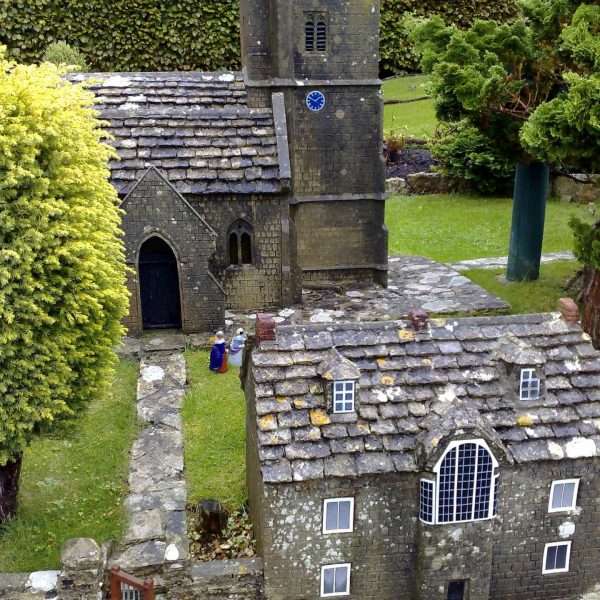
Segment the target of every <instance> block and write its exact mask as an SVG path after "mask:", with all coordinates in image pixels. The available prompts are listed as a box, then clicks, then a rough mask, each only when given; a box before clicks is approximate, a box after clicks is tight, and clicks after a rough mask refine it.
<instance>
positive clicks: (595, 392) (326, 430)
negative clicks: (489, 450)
mask: <svg viewBox="0 0 600 600" xmlns="http://www.w3.org/2000/svg"><path fill="white" fill-rule="evenodd" d="M507 341H508V342H510V343H511V344H516V345H517V346H518V347H519V348H520V349H521V352H520V353H519V355H518V356H517V357H516V359H515V360H512V358H513V357H511V356H510V355H507V354H506V353H505V352H504V351H505V350H506V347H507ZM527 347H528V348H530V355H531V356H532V362H531V364H524V362H523V357H524V356H526V354H527V352H526V348H527ZM331 348H335V349H336V351H337V352H339V353H340V354H341V355H342V356H343V357H344V358H345V359H347V360H349V361H351V362H352V363H354V365H355V366H356V367H357V368H358V369H360V379H359V380H358V384H357V391H356V412H354V413H349V414H344V413H342V414H334V413H332V411H331V410H330V403H331V399H330V397H328V394H327V392H326V390H327V389H328V387H327V386H328V385H330V382H329V381H327V380H326V379H324V378H323V376H322V375H320V374H319V370H320V365H322V364H323V361H326V360H328V359H329V358H330V356H331V354H330V353H331ZM540 356H542V357H543V361H541V360H540ZM247 367H248V369H249V371H248V374H247V379H246V387H247V386H248V381H249V379H250V378H251V379H252V382H253V385H252V386H251V388H248V387H247V389H253V390H254V395H255V398H250V402H253V403H254V404H255V410H256V428H257V432H256V435H253V436H251V437H253V438H256V439H257V440H258V441H257V443H258V452H259V457H260V462H261V468H262V474H263V479H264V480H265V481H266V482H271V483H278V482H286V481H292V480H296V481H301V480H305V479H319V478H322V477H327V476H334V477H335V476H339V477H348V476H356V475H361V474H368V473H381V472H393V471H416V470H417V469H418V468H419V467H418V466H417V460H418V457H419V456H422V455H425V454H427V453H428V452H430V451H431V448H425V449H423V448H420V446H419V445H422V444H434V445H435V444H440V445H441V438H442V437H443V436H444V435H451V434H452V432H451V431H447V432H446V433H443V432H442V433H439V432H438V429H440V423H442V422H444V415H445V416H446V417H448V416H449V415H451V414H454V413H456V415H455V418H453V420H452V423H454V424H455V426H456V427H454V426H453V427H451V429H452V430H454V429H456V431H454V433H455V434H456V435H457V436H458V437H460V436H462V437H463V438H464V437H465V436H467V437H468V436H469V435H471V436H473V435H474V434H475V437H477V435H478V432H484V434H485V431H486V430H487V431H489V432H493V433H494V435H493V436H492V434H491V433H490V435H488V436H487V437H495V438H496V439H498V440H500V443H501V444H503V446H504V448H505V449H506V455H507V457H508V460H509V462H512V461H513V460H514V462H516V463H528V462H532V461H544V460H560V459H563V458H564V459H574V458H580V457H591V456H600V420H598V418H599V417H600V352H598V351H596V350H594V348H593V347H592V345H591V343H590V340H589V336H587V335H586V334H584V333H583V332H582V330H581V328H580V327H579V326H578V325H569V324H567V323H565V322H564V321H562V320H561V319H560V318H559V316H558V315H557V314H537V315H514V316H501V317H474V318H465V319H447V320H431V321H430V323H429V326H428V327H427V328H426V329H425V330H422V331H415V330H414V329H413V328H412V326H411V325H410V323H408V322H404V321H397V322H380V323H347V324H339V323H336V324H333V325H332V324H327V325H306V326H285V327H278V328H277V329H276V340H275V341H266V342H264V341H263V342H261V344H260V346H259V347H258V348H255V349H254V350H253V351H252V355H251V357H250V360H249V361H248V365H247ZM526 367H530V368H532V369H535V370H536V374H537V375H538V377H539V378H540V379H541V395H540V398H539V399H536V400H522V399H521V398H520V395H519V384H520V379H519V376H520V373H521V369H523V368H526ZM328 398H329V399H328ZM328 402H329V408H328ZM448 407H452V410H449V408H448ZM469 415H475V416H476V417H477V418H475V417H473V418H472V419H471V418H470V417H469ZM440 417H442V418H441V419H440ZM448 420H449V421H450V419H448ZM471 421H473V422H472V423H470V422H471ZM469 423H470V424H471V426H472V427H469ZM446 429H447V427H446ZM440 431H441V430H440Z"/></svg>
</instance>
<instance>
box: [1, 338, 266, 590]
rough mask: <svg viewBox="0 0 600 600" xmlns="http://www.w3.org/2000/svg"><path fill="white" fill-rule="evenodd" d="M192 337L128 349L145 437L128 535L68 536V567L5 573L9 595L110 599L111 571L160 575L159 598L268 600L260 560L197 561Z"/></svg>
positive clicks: (135, 455)
mask: <svg viewBox="0 0 600 600" xmlns="http://www.w3.org/2000/svg"><path fill="white" fill-rule="evenodd" d="M184 348H185V338H184V337H183V336H173V337H170V338H168V339H165V338H161V337H157V338H153V339H149V340H145V341H143V342H142V345H141V348H140V346H139V342H137V343H136V342H134V343H133V345H132V344H131V343H129V345H126V346H125V347H124V348H123V349H122V351H121V354H122V355H125V356H128V357H131V358H136V357H138V356H139V355H140V354H141V364H140V373H139V377H138V385H137V415H138V420H139V421H140V432H139V434H138V439H137V440H136V442H134V445H133V447H132V450H131V460H130V468H129V478H128V479H129V495H128V497H127V498H126V500H125V507H126V510H127V513H128V521H129V527H128V530H127V532H126V533H125V535H124V537H123V539H122V540H119V541H118V542H114V543H107V544H104V545H103V546H99V545H98V544H97V543H96V541H94V540H93V539H89V538H80V539H71V540H67V541H66V542H65V544H64V545H63V548H62V550H61V563H62V569H61V570H60V571H41V572H36V573H13V574H0V599H1V600H34V599H37V600H39V599H40V598H44V599H51V598H56V599H58V600H82V599H83V598H85V600H102V599H103V598H106V597H107V590H108V581H109V575H110V568H111V566H113V565H119V566H120V567H121V568H122V569H123V571H125V572H127V573H129V574H131V575H135V576H136V577H139V578H141V579H147V578H152V579H153V580H154V582H155V590H156V594H157V595H156V598H157V599H163V600H166V599H167V598H168V599H169V600H171V599H174V600H184V599H190V598H202V599H203V600H262V598H263V568H262V561H261V559H260V558H249V559H238V560H216V561H210V562H205V563H200V562H197V561H194V560H192V559H191V558H190V553H189V540H188V538H187V513H186V500H187V486H186V482H185V477H184V470H183V467H184V465H183V435H182V424H181V417H180V414H179V411H180V407H181V403H182V400H183V396H184V388H185V384H186V379H187V376H186V364H185V360H184V357H183V350H184Z"/></svg>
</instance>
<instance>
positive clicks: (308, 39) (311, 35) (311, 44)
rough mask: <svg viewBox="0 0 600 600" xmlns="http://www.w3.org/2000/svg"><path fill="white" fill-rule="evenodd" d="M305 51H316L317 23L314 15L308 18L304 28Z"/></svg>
mask: <svg viewBox="0 0 600 600" xmlns="http://www.w3.org/2000/svg"><path fill="white" fill-rule="evenodd" d="M304 49H305V50H306V51H307V52H313V51H314V49H315V22H314V20H313V17H312V15H311V16H309V17H308V19H307V21H306V25H305V26H304Z"/></svg>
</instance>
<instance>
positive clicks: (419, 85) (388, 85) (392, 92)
mask: <svg viewBox="0 0 600 600" xmlns="http://www.w3.org/2000/svg"><path fill="white" fill-rule="evenodd" d="M428 80H429V77H427V75H411V76H410V77H394V78H392V79H387V80H386V81H384V82H383V85H382V86H381V89H382V90H383V97H384V99H385V100H407V99H410V98H419V97H420V96H426V95H427V92H426V91H425V89H424V88H423V85H424V84H425V83H427V81H428Z"/></svg>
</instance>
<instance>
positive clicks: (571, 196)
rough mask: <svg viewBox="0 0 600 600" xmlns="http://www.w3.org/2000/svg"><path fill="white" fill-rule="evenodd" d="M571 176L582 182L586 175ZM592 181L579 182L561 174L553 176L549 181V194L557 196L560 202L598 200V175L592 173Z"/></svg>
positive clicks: (599, 183)
mask: <svg viewBox="0 0 600 600" xmlns="http://www.w3.org/2000/svg"><path fill="white" fill-rule="evenodd" d="M573 177H575V178H577V179H579V180H580V181H582V182H584V181H587V180H588V178H587V176H586V175H574V176H573ZM592 181H593V182H594V183H592V184H589V183H580V182H579V181H576V180H574V179H572V178H570V177H564V176H562V175H559V176H556V177H553V178H552V180H551V182H550V196H551V197H554V198H558V199H559V200H560V201H561V202H577V203H579V204H587V203H588V202H598V200H600V175H592Z"/></svg>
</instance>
